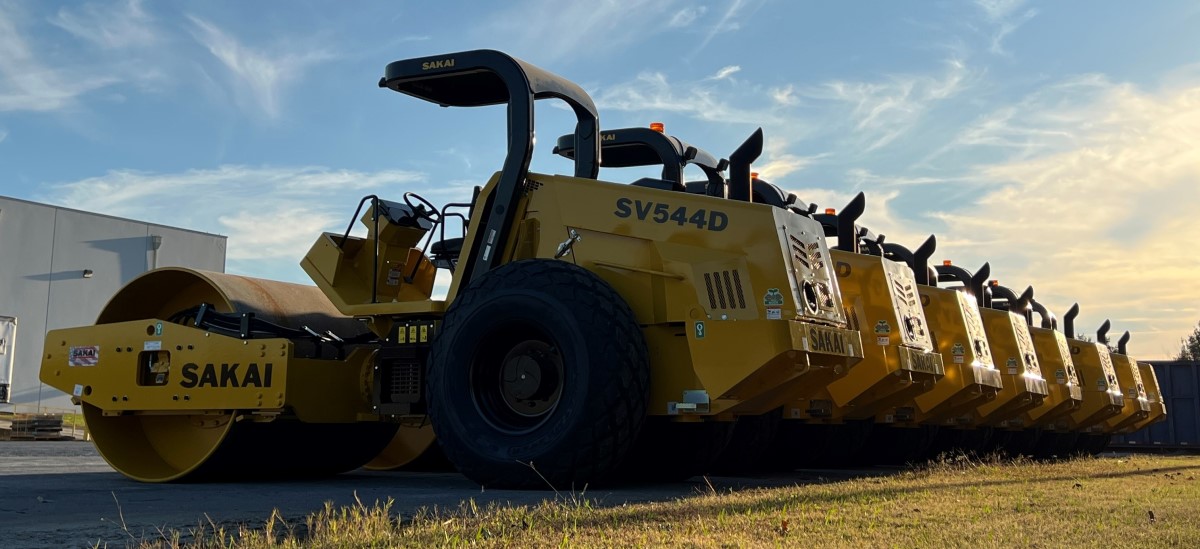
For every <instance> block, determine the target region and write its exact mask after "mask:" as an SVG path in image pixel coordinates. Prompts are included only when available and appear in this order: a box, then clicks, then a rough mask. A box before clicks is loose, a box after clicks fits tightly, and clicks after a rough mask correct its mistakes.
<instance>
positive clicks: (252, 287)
mask: <svg viewBox="0 0 1200 549" xmlns="http://www.w3.org/2000/svg"><path fill="white" fill-rule="evenodd" d="M201 303H208V304H209V305H211V306H212V308H213V309H214V310H216V311H218V312H224V313H247V312H252V313H254V314H255V316H256V318H259V319H262V320H266V321H269V322H272V323H275V324H279V325H282V326H285V327H288V328H295V329H302V328H304V327H308V328H310V329H312V330H315V331H317V332H320V333H324V332H325V331H326V330H329V331H332V332H333V333H335V334H337V335H339V336H341V337H343V338H345V337H350V336H355V335H358V334H361V333H363V332H365V331H366V330H365V328H364V327H363V326H362V324H361V323H359V322H357V321H355V320H354V319H352V318H348V317H345V316H343V315H341V314H340V313H338V312H337V311H336V310H335V309H334V307H333V306H332V305H331V304H330V303H329V301H328V299H326V298H325V296H324V295H323V294H322V293H321V292H320V290H318V289H317V288H315V287H311V286H302V285H298V284H290V283H285V282H276V281H268V280H261V279H254V278H248V277H242V276H235V275H229V274H223V273H213V272H202V271H195V270H189V269H181V268H164V269H158V270H155V271H151V272H149V273H146V274H144V275H142V276H140V277H138V278H136V279H134V280H133V281H131V282H130V283H129V284H127V285H126V286H125V287H124V288H122V289H121V290H120V291H118V292H117V294H116V295H115V296H113V298H112V299H111V300H110V301H109V302H108V304H107V305H106V306H105V307H104V309H103V311H102V312H101V313H100V316H99V318H98V319H97V324H108V323H116V322H124V321H130V320H138V319H150V318H158V319H169V318H171V317H172V316H174V315H176V313H179V312H180V311H184V310H188V309H191V308H194V307H196V306H198V305H200V304H201ZM295 348H297V349H309V348H311V344H307V343H304V344H297V345H296V346H295ZM297 352H299V351H297ZM338 366H339V367H341V366H345V367H346V368H352V369H354V370H356V372H354V375H359V372H357V371H360V370H362V369H363V368H366V367H367V365H364V364H348V363H342V364H338ZM298 375H300V374H296V373H292V372H290V373H289V381H288V384H289V386H290V385H293V384H296V383H303V379H296V377H297V376H298ZM363 398H365V397H363ZM83 413H84V417H85V420H86V421H87V424H88V429H89V430H90V431H91V433H92V437H93V438H94V440H95V443H96V448H97V449H98V450H99V452H100V454H101V455H102V456H103V457H104V459H105V460H107V461H108V462H109V464H110V465H112V466H113V468H115V469H116V470H118V471H120V472H121V473H123V474H125V475H127V476H129V477H131V478H134V479H137V480H142V481H149V482H164V481H172V480H181V479H186V480H199V479H212V478H219V479H238V478H253V479H261V478H270V477H297V476H311V475H327V474H335V473H339V472H342V471H347V470H350V469H354V468H357V467H359V466H361V465H362V464H364V463H366V462H367V461H369V460H371V458H373V457H374V456H376V455H377V454H378V453H379V452H380V450H381V449H383V448H384V447H385V446H386V445H387V444H388V443H389V442H390V441H391V440H392V438H393V436H394V435H395V434H396V430H397V428H396V425H395V424H389V423H383V422H378V421H362V422H354V423H304V422H300V421H298V420H296V419H294V418H291V417H289V414H286V413H285V414H283V415H281V416H280V417H278V418H276V419H274V420H273V421H254V420H253V419H252V417H251V416H250V415H248V414H246V413H245V412H244V411H240V410H213V411H206V412H204V413H198V412H197V411H194V410H176V411H174V412H172V411H170V410H164V411H142V412H140V413H134V414H125V415H104V413H103V411H102V410H101V409H100V408H99V407H97V406H95V405H92V404H89V403H87V402H84V404H83ZM426 445H428V443H426Z"/></svg>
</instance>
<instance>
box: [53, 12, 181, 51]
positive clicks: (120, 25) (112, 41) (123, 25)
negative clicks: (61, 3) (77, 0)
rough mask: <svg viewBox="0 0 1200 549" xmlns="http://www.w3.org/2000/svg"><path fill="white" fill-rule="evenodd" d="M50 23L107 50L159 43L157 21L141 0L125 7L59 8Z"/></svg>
mask: <svg viewBox="0 0 1200 549" xmlns="http://www.w3.org/2000/svg"><path fill="white" fill-rule="evenodd" d="M50 23H52V24H54V25H55V26H57V27H59V28H61V29H63V30H65V31H67V32H69V33H71V34H72V35H74V36H75V37H76V38H78V39H80V40H84V41H87V42H91V43H93V44H96V45H98V46H100V47H102V48H105V49H123V48H130V47H146V46H152V45H154V44H155V43H157V42H158V41H159V36H158V33H157V31H156V29H155V27H154V20H153V18H152V17H150V15H149V14H147V13H146V12H145V10H143V9H142V2H141V1H140V0H127V1H126V2H125V3H124V4H123V5H120V6H113V5H111V4H103V5H101V4H84V5H79V6H73V7H63V8H59V10H58V13H57V14H55V15H54V16H53V17H51V18H50Z"/></svg>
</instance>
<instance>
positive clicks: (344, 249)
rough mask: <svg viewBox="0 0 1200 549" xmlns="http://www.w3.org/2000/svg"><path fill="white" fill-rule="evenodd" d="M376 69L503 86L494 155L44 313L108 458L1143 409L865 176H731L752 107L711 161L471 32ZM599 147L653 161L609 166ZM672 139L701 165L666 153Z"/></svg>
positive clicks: (748, 150) (1071, 428)
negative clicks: (867, 212)
mask: <svg viewBox="0 0 1200 549" xmlns="http://www.w3.org/2000/svg"><path fill="white" fill-rule="evenodd" d="M379 86H380V87H381V88H385V89H390V90H393V91H396V92H399V93H401V94H404V95H407V96H410V97H414V98H417V99H421V100H423V101H426V102H429V103H433V104H435V105H439V106H443V107H476V106H488V105H503V106H504V107H505V108H506V109H507V113H508V140H507V155H506V157H505V160H504V164H503V166H502V169H501V170H500V171H499V172H497V173H496V174H495V175H493V176H492V177H491V178H490V180H489V181H487V182H486V183H485V184H484V185H482V186H480V187H477V188H476V189H475V192H474V193H473V196H471V197H470V200H469V201H464V202H461V203H450V204H444V205H442V206H441V207H438V206H436V205H434V204H432V203H430V202H429V201H427V200H425V199H424V198H422V197H420V196H419V195H417V194H415V193H412V192H402V193H398V194H400V200H398V201H397V200H389V199H385V198H381V197H378V196H374V195H372V196H367V197H364V198H363V199H362V200H361V201H360V202H359V204H358V210H357V211H356V212H355V213H354V214H353V215H352V216H351V223H350V226H349V227H347V228H346V230H345V231H340V232H330V233H324V234H322V235H319V236H318V237H317V240H316V242H315V243H314V244H313V245H312V247H311V249H310V250H309V252H308V254H307V255H306V256H305V257H304V258H303V261H302V262H301V265H302V267H303V269H304V270H305V272H306V273H307V274H308V275H309V276H310V277H311V278H312V280H313V282H314V283H315V287H314V286H302V285H296V284H289V283H283V282H275V281H268V280H260V279H255V278H250V277H244V276H236V275H229V274H221V273H211V272H201V271H196V270H190V269H182V268H163V269H157V270H154V271H151V272H149V273H146V274H144V275H142V276H140V277H138V278H136V279H134V280H133V281H131V282H130V283H129V284H128V285H126V286H125V287H124V288H122V289H121V290H120V291H119V292H118V293H117V294H116V295H115V296H114V297H113V298H112V299H111V300H110V301H109V303H108V304H107V305H106V306H105V307H104V309H103V311H102V312H101V314H100V316H99V318H97V321H96V324H95V325H94V326H86V327H79V328H70V329H64V330H54V331H52V332H50V333H49V334H48V335H47V339H46V347H45V352H44V354H43V357H42V369H41V379H42V380H43V381H44V382H45V383H47V384H48V385H51V386H53V387H55V388H57V389H59V390H62V391H65V392H67V393H69V394H71V395H73V398H74V400H75V402H77V403H78V404H80V405H81V406H82V409H83V414H84V416H85V418H86V421H87V423H88V427H89V429H90V430H91V433H92V435H93V438H94V440H95V443H96V447H97V448H98V450H99V452H100V454H101V455H102V456H103V457H104V459H105V460H107V461H108V462H109V463H110V464H111V465H112V466H113V467H114V468H115V469H116V470H118V471H120V472H121V473H123V474H125V475H127V476H129V477H130V478H133V479H137V480H141V481H146V482H165V481H176V480H206V479H237V478H255V479H260V478H264V477H271V476H275V477H286V478H295V477H306V476H315V475H328V474H334V473H338V472H341V471H347V470H350V469H354V468H357V467H361V466H366V467H369V468H374V469H397V468H405V467H413V466H436V465H437V464H439V463H445V462H449V463H450V464H452V465H453V466H454V467H455V468H457V469H458V470H459V471H460V472H462V473H463V474H464V475H466V476H467V477H469V478H470V479H472V480H473V481H475V482H478V483H480V484H482V485H486V486H489V487H514V488H551V487H556V488H557V487H572V486H573V487H577V488H581V487H584V486H587V485H595V484H596V483H604V482H617V481H622V480H626V479H638V478H657V479H668V478H682V477H686V476H689V475H692V474H695V473H700V472H705V471H707V470H716V469H723V470H725V471H727V472H737V471H739V470H745V469H747V468H750V465H751V464H752V463H753V462H754V461H755V460H756V459H757V458H759V457H762V456H763V455H765V454H769V453H770V452H775V453H776V455H773V456H770V457H771V458H772V459H771V461H772V462H773V463H775V464H777V465H778V464H784V465H785V466H794V465H797V464H803V463H806V462H807V461H806V460H809V459H811V458H814V457H821V456H824V458H826V459H828V458H830V457H831V456H841V457H838V458H835V460H836V459H841V458H842V457H844V458H846V459H850V458H853V457H854V456H853V455H852V454H854V451H855V450H856V449H857V450H858V451H860V452H861V449H862V444H865V441H866V440H867V439H868V438H870V437H869V434H870V432H871V431H873V430H874V431H879V430H880V429H888V431H886V432H887V433H888V436H889V437H890V438H889V439H888V440H896V437H897V436H899V437H901V438H903V436H905V435H907V434H909V433H917V432H920V433H922V435H921V436H923V437H925V438H931V437H932V436H933V434H935V432H936V429H944V430H946V431H966V430H967V428H978V429H985V428H986V429H992V428H996V429H1017V428H1020V429H1025V428H1027V427H1029V428H1033V427H1039V428H1042V429H1048V430H1053V431H1054V432H1056V433H1057V432H1064V433H1065V432H1085V433H1088V436H1089V437H1093V438H1089V439H1087V442H1088V444H1083V443H1078V444H1076V446H1078V447H1080V448H1082V449H1084V450H1086V451H1091V450H1092V448H1093V446H1096V445H1099V444H1100V442H1101V441H1106V440H1107V436H1108V435H1109V434H1111V433H1115V432H1124V431H1127V430H1129V429H1134V428H1138V427H1141V426H1144V425H1146V424H1148V423H1149V422H1151V421H1156V420H1158V419H1160V418H1161V417H1162V415H1163V413H1165V411H1164V410H1163V408H1162V405H1161V399H1159V400H1158V401H1155V399H1154V398H1153V397H1148V395H1150V394H1151V392H1148V391H1146V390H1144V389H1143V388H1141V387H1149V386H1150V384H1149V383H1147V382H1146V381H1145V380H1144V379H1143V376H1144V372H1145V371H1148V368H1147V369H1144V370H1143V369H1139V365H1138V363H1137V362H1136V361H1134V360H1133V359H1130V358H1128V357H1127V356H1126V355H1125V353H1124V348H1123V347H1124V340H1123V341H1122V348H1121V350H1120V352H1119V353H1117V354H1110V353H1109V352H1108V349H1107V348H1105V347H1104V346H1103V345H1099V344H1087V343H1085V342H1081V341H1078V340H1075V339H1072V336H1073V334H1072V332H1071V318H1072V316H1071V315H1068V317H1067V322H1066V333H1065V334H1059V335H1057V336H1056V335H1054V334H1057V332H1054V333H1052V334H1050V335H1043V334H1042V333H1041V332H1039V331H1037V330H1035V332H1034V333H1035V334H1038V335H1037V336H1036V337H1035V338H1034V339H1031V337H1030V333H1029V329H1028V327H1027V324H1026V316H1025V312H1024V309H1023V308H1024V307H1026V306H1027V305H1029V304H1030V303H1032V302H1031V301H1030V299H1028V298H1025V297H1023V296H1022V298H1021V299H1013V298H1012V297H1011V296H1010V297H1009V299H1006V300H1004V301H1005V303H1006V304H1007V310H998V309H994V308H989V307H987V306H986V303H985V301H984V300H985V298H986V297H987V296H985V291H984V289H983V288H982V287H981V284H974V285H972V284H973V282H972V280H973V279H972V276H971V275H970V274H969V273H965V272H961V273H957V276H958V280H959V281H960V282H963V283H964V286H966V289H965V292H966V293H960V292H956V291H953V290H949V289H939V288H937V287H936V283H937V280H936V279H937V276H936V275H937V274H942V273H943V270H942V268H941V267H939V268H938V269H936V270H934V269H928V268H927V260H928V257H929V254H930V253H931V252H932V244H930V245H929V246H928V247H927V248H928V249H925V248H922V249H920V250H918V252H919V253H917V254H915V255H914V254H912V253H909V252H908V251H907V250H904V249H902V248H898V247H894V246H888V245H887V243H885V242H884V239H883V237H881V236H877V235H875V234H873V233H871V232H870V231H869V230H866V229H865V228H862V227H860V226H858V225H856V220H857V218H858V216H859V215H861V213H862V211H863V208H864V203H865V202H864V200H865V199H864V197H863V196H862V195H859V196H858V197H856V198H855V200H854V201H852V202H851V203H850V205H849V206H847V208H846V209H845V210H843V212H842V213H841V214H840V215H838V214H836V213H835V212H832V211H830V212H828V213H826V214H816V213H815V211H816V206H815V205H810V204H807V203H803V202H800V201H799V200H798V199H797V198H796V197H795V195H791V194H789V193H786V192H784V191H782V190H780V189H779V188H778V187H776V186H774V185H771V184H770V183H768V182H766V181H764V180H762V179H760V178H758V177H757V175H756V174H754V173H753V172H752V171H751V164H752V163H753V162H754V161H755V160H756V159H757V158H758V156H759V155H760V154H761V151H762V148H763V135H762V132H761V130H760V131H757V132H755V133H754V134H752V135H751V136H750V138H749V139H747V141H746V142H745V143H744V144H743V145H742V146H741V147H739V148H738V150H736V151H734V152H733V153H732V154H731V155H730V157H729V159H728V160H724V159H718V158H717V157H715V156H713V155H711V154H709V153H707V152H705V151H703V150H702V149H700V148H698V147H695V146H692V145H690V144H688V143H686V142H684V141H682V140H680V139H678V138H675V137H672V136H669V135H666V134H665V133H663V132H662V131H654V130H651V129H644V128H627V129H623V130H611V131H601V130H600V125H599V116H598V113H597V110H596V107H595V105H594V103H593V102H592V100H591V98H590V97H589V96H588V95H587V93H585V92H584V90H583V89H582V88H580V87H579V86H578V85H576V84H574V83H572V82H570V81H568V80H566V79H563V78H561V77H559V76H557V75H554V74H551V73H549V72H547V71H545V70H542V69H540V68H538V67H535V66H533V65H530V64H528V63H526V62H524V61H521V60H518V59H515V58H513V57H510V56H508V55H506V54H504V53H501V52H497V51H492V50H477V51H467V52H460V53H452V54H446V55H437V56H431V57H421V58H414V59H405V60H401V61H396V62H394V63H391V64H389V65H387V67H386V69H385V71H384V76H383V78H382V79H381V80H380V81H379ZM542 99H557V100H559V101H562V102H563V103H565V104H566V106H567V107H568V108H569V109H570V111H571V112H572V113H573V114H574V116H575V127H574V131H572V132H571V133H570V134H568V135H566V136H564V137H562V138H560V139H559V140H558V143H557V147H556V148H555V152H556V153H558V154H559V155H561V156H563V157H566V158H568V159H569V160H570V161H571V162H572V163H573V171H572V174H571V175H551V174H540V173H533V172H531V171H530V169H529V166H530V159H531V156H532V154H533V148H534V134H533V128H534V114H535V105H537V104H538V101H539V100H542ZM659 129H661V128H659ZM602 166H606V167H614V168H619V167H624V166H661V167H662V174H661V177H656V178H641V179H638V180H636V181H633V182H632V183H624V184H621V183H613V182H606V181H601V180H600V179H598V177H597V176H598V174H599V169H600V167H602ZM688 166H694V167H697V168H699V169H700V171H701V172H702V173H703V174H704V179H703V180H701V181H695V182H688V181H685V179H684V168H685V167H688ZM726 170H728V172H729V174H728V176H726V174H725V172H726ZM356 223H361V224H362V226H363V227H364V228H365V235H364V236H356V235H355V234H352V233H354V230H353V229H354V226H355V224H356ZM459 225H461V229H460V228H458V226H459ZM448 233H449V234H448ZM827 236H829V237H834V236H836V238H837V245H836V246H835V247H833V248H831V247H830V246H829V245H827V244H826V237H827ZM930 242H931V243H932V239H931V240H930ZM918 259H919V260H918ZM944 267H945V268H946V269H950V267H949V266H944ZM951 270H952V269H951ZM439 271H442V272H443V273H446V272H448V273H449V274H450V280H451V282H450V285H449V290H448V292H447V294H446V296H445V297H444V298H434V297H433V295H434V291H433V287H434V279H435V275H437V273H438V272H439ZM954 274H955V273H950V272H949V271H947V274H946V275H944V276H943V278H953V275H954ZM931 277H932V278H931ZM984 277H985V278H986V274H984ZM1035 308H1036V307H1035ZM1043 328H1044V327H1043ZM1052 328H1053V327H1051V330H1052ZM1062 335H1065V337H1066V339H1064V338H1063V337H1061V336H1062ZM1043 339H1045V340H1046V341H1048V342H1049V343H1042V340H1043ZM1064 341H1065V345H1068V346H1070V348H1071V351H1070V352H1071V355H1070V357H1069V359H1070V360H1068V357H1067V356H1066V355H1065V354H1063V353H1062V348H1063V347H1062V346H1063V345H1064ZM1089 345H1090V346H1089ZM1039 353H1041V354H1040V355H1039ZM1051 355H1053V357H1051ZM1042 357H1046V358H1042ZM1089 357H1090V358H1089ZM1114 358H1115V360H1116V362H1118V363H1119V368H1118V369H1119V370H1120V373H1118V372H1117V371H1115V370H1114V369H1113V363H1114ZM1040 360H1044V361H1045V363H1046V366H1045V367H1040V366H1039V364H1041V362H1040ZM1072 361H1073V362H1074V368H1075V369H1077V370H1078V371H1079V372H1080V380H1079V384H1078V387H1076V388H1078V389H1080V391H1081V394H1077V393H1075V392H1072V387H1073V386H1072V385H1070V382H1069V381H1064V382H1062V385H1063V389H1062V390H1059V391H1057V392H1054V393H1051V392H1050V391H1048V389H1047V383H1046V379H1049V377H1048V376H1049V374H1046V375H1047V377H1046V379H1043V374H1044V373H1046V372H1050V371H1053V372H1054V373H1055V375H1056V376H1057V374H1058V372H1059V370H1063V371H1064V372H1069V371H1070V368H1071V366H1070V363H1071V362H1072ZM1094 372H1103V375H1102V376H1100V377H1098V378H1093V377H1090V376H1092V375H1094ZM1064 375H1065V376H1066V377H1063V378H1062V379H1064V380H1069V379H1070V375H1067V374H1064ZM1152 375H1153V374H1152V372H1151V373H1150V376H1149V377H1150V378H1152ZM1055 379H1058V378H1057V377H1056V378H1055ZM1097 379H1098V380H1099V381H1098V382H1097V381H1096V380H1097ZM1155 386H1156V385H1155ZM1119 387H1126V388H1127V390H1132V391H1133V392H1132V393H1130V395H1131V396H1130V397H1129V398H1128V400H1129V401H1131V402H1134V403H1136V409H1130V410H1129V411H1128V413H1126V411H1125V400H1122V399H1123V396H1122V393H1121V389H1120V388H1119ZM1089 388H1091V389H1092V390H1089ZM1130 388H1132V389H1130ZM1068 399H1069V400H1070V401H1071V402H1072V403H1075V402H1076V401H1078V402H1077V405H1071V406H1068V405H1067V404H1066V403H1067V400H1068ZM1156 402H1157V403H1156ZM1068 408H1069V409H1068ZM879 424H883V425H879ZM847 434H851V435H853V436H850V437H848V438H847V437H846V435H847ZM851 439H853V440H851ZM1093 439H1094V440H1093ZM730 441H733V443H732V444H731V443H730ZM1093 442H1094V444H1092V443H1093ZM926 446H927V445H926ZM1085 446H1086V448H1084V447H1085ZM1073 448H1074V447H1073ZM750 454H753V458H755V459H750V458H748V457H747V456H748V455H750Z"/></svg>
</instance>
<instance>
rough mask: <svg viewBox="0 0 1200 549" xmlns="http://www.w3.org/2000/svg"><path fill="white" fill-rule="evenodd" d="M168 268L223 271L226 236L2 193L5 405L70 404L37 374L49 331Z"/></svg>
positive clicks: (0, 325)
mask: <svg viewBox="0 0 1200 549" xmlns="http://www.w3.org/2000/svg"><path fill="white" fill-rule="evenodd" d="M166 266H183V267H192V268H197V269H204V270H209V271H222V272H223V271H224V270H225V237H224V236H220V235H215V234H208V233H202V232H198V231H190V230H186V229H179V228H175V227H167V226H163V225H156V224H153V223H145V222H142V221H134V220H130V219H121V218H117V217H110V216H105V215H98V214H94V213H88V212H83V211H79V210H72V209H68V208H60V207H57V206H50V205H46V204H38V203H35V202H27V201H24V200H17V199H13V198H7V197H3V196H0V410H3V409H5V408H6V406H5V404H9V405H11V407H14V408H16V409H18V410H20V411H25V410H31V409H36V408H39V407H40V408H43V409H46V408H69V407H71V402H70V398H69V397H68V396H67V395H66V394H64V393H62V392H60V391H58V390H57V389H53V388H51V387H49V386H46V385H43V384H42V383H41V381H39V380H38V370H39V368H40V367H41V363H40V360H39V359H40V357H41V354H42V343H43V341H44V339H45V336H46V332H47V331H48V330H54V329H57V328H68V327H74V326H85V325H89V324H92V323H93V322H95V320H96V316H97V315H99V314H100V309H102V308H103V307H104V304H105V303H107V302H108V299H109V298H110V297H112V295H113V294H114V293H116V291H117V290H118V289H119V288H121V286H123V285H124V284H125V283H126V282H129V280H130V279H132V278H134V277H136V276H138V275H140V274H142V273H144V272H146V271H148V270H150V269H153V268H155V267H166ZM14 336H15V337H14ZM4 393H7V394H4Z"/></svg>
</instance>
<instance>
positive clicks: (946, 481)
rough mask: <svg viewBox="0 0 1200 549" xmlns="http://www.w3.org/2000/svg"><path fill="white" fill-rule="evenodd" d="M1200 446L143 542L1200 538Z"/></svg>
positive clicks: (387, 509) (389, 511)
mask: <svg viewBox="0 0 1200 549" xmlns="http://www.w3.org/2000/svg"><path fill="white" fill-rule="evenodd" d="M1197 476H1200V457H1198V456H1148V455H1135V456H1131V457H1121V458H1111V457H1108V458H1094V459H1093V458H1081V459H1075V460H1070V461H1062V462H1049V463H1039V462H1032V461H1023V460H1022V461H1016V462H1008V463H1002V462H994V461H986V462H980V461H972V460H965V459H959V460H950V461H945V462H942V463H936V464H931V465H927V466H924V467H920V468H915V469H909V470H903V471H898V472H895V473H894V474H884V475H874V476H863V477H856V478H849V479H843V480H825V479H819V480H816V481H811V480H805V481H798V482H797V483H796V484H794V485H791V486H786V487H771V488H750V489H743V490H737V491H721V490H716V489H712V488H705V489H703V490H697V493H696V494H694V495H692V496H689V497H682V498H676V499H672V500H669V501H661V502H652V503H638V504H624V505H616V506H611V505H601V504H600V503H599V502H597V501H595V500H593V499H591V498H589V497H587V495H586V494H558V495H556V494H554V493H553V492H551V493H549V494H548V496H547V497H548V499H547V500H545V501H543V502H542V503H540V504H536V505H499V504H490V505H486V506H479V505H476V503H475V502H474V500H467V501H464V502H462V503H461V504H460V505H459V506H458V507H457V508H455V509H420V510H418V511H417V512H416V513H404V514H402V513H398V511H399V510H398V509H396V506H395V503H394V502H392V501H382V502H373V503H370V504H364V503H359V504H357V505H352V506H348V507H334V506H332V505H328V504H327V505H326V506H325V508H324V509H322V510H321V511H319V512H317V513H314V514H312V515H310V516H308V517H305V518H304V519H303V520H302V521H292V522H287V521H284V520H283V518H282V517H280V516H279V515H278V514H276V515H274V516H272V517H271V518H270V520H268V521H267V522H266V523H265V524H246V525H241V526H233V527H228V526H220V525H208V526H205V527H200V528H196V529H192V530H189V531H185V532H178V531H171V532H163V533H162V536H161V538H160V539H158V540H152V541H145V542H143V544H142V545H143V547H187V548H208V547H224V548H292V547H322V548H324V547H330V548H334V547H336V548H342V547H347V548H349V547H355V548H357V547H467V546H470V547H552V546H570V547H630V546H632V547H648V546H654V547H658V546H673V547H674V546H700V547H761V546H801V545H802V546H805V547H812V546H815V547H855V548H858V547H971V548H973V549H978V548H990V547H997V548H999V547H1004V548H1008V547H1091V548H1094V547H1101V546H1104V547H1121V548H1126V547H1200V505H1197V503H1198V502H1200V481H1198V480H1196V477H1197Z"/></svg>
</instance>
